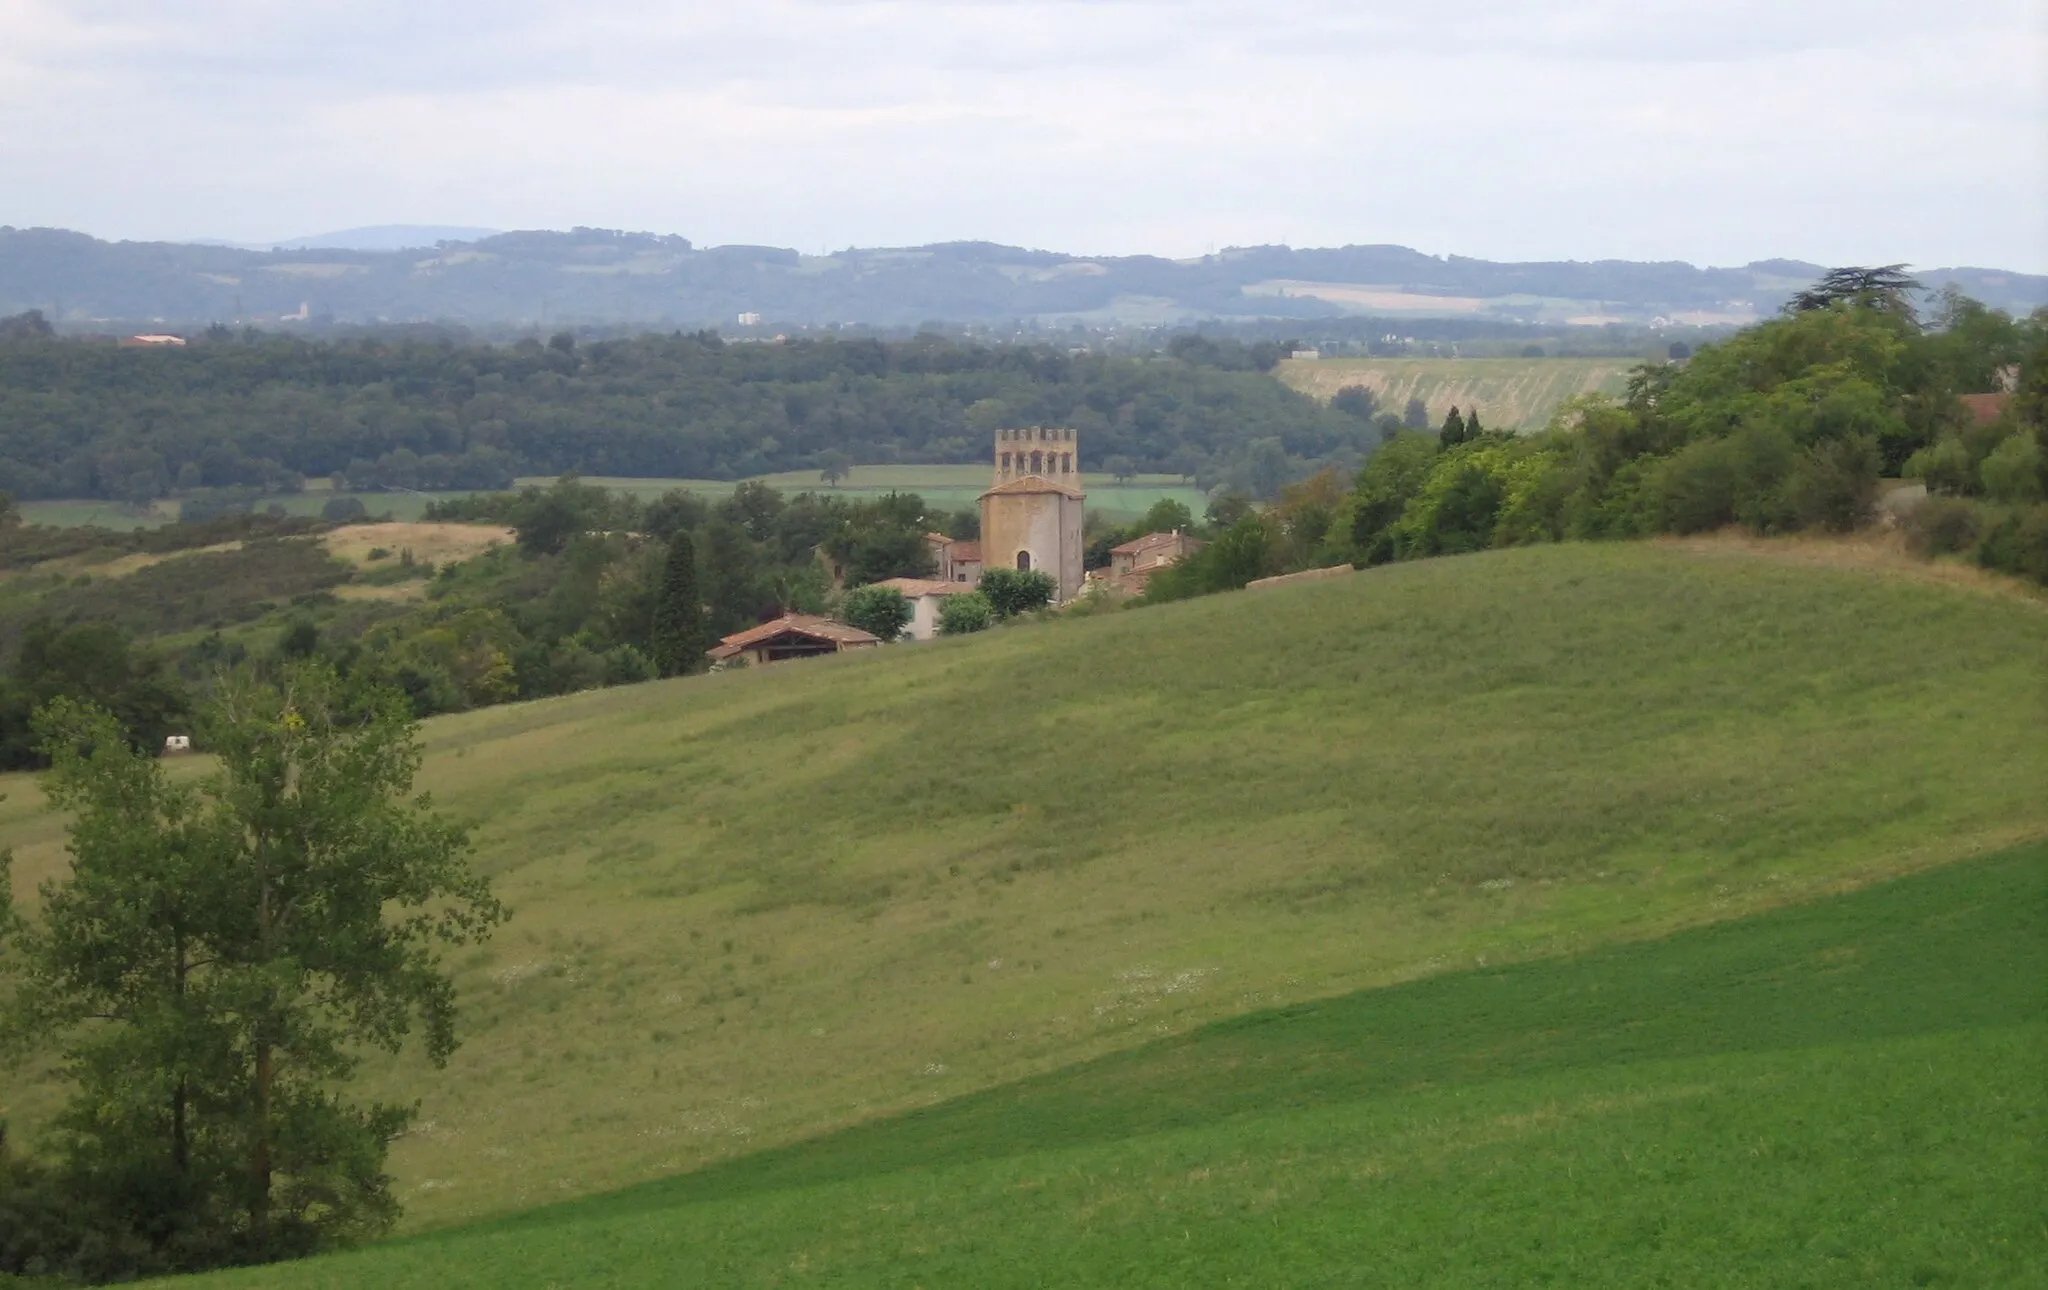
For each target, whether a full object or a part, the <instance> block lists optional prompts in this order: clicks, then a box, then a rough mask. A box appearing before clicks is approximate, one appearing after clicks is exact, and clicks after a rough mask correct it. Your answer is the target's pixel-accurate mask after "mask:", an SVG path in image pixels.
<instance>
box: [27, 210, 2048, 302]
mask: <svg viewBox="0 0 2048 1290" xmlns="http://www.w3.org/2000/svg"><path fill="white" fill-rule="evenodd" d="M432 231H434V230H433V228H432V226H410V225H394V226H388V227H386V228H378V229H355V230H344V231H343V232H342V233H337V234H328V235H321V236H320V237H317V238H311V239H301V240H302V241H308V242H310V241H329V240H341V239H343V238H344V237H345V236H348V237H353V238H354V240H357V241H360V242H364V243H374V242H375V241H376V240H377V239H378V238H379V237H389V238H390V239H392V240H395V241H405V240H407V238H408V237H416V236H418V235H421V234H424V233H427V232H432ZM1823 268H1824V266H1821V265H1816V264H1806V263H1803V262H1800V261H1790V260H1766V261H1759V262H1757V263H1754V264H1750V265H1745V266H1742V267H1740V268H1697V267H1695V266H1693V265H1690V264H1686V263H1683V262H1640V261H1626V260H1599V261H1550V262H1529V263H1501V262H1496V261H1490V260H1481V259H1472V258H1467V257H1464V256H1455V255H1453V256H1446V257H1441V258H1440V257H1436V256H1431V255H1426V254H1423V253H1422V252H1419V251H1415V250H1412V249H1410V248H1407V247H1401V246H1383V245H1368V246H1346V247H1336V248H1315V249H1300V250H1297V249H1294V248H1291V247H1286V246H1253V247H1232V248H1227V249H1225V250H1223V251H1221V252H1219V253H1217V254H1213V255H1205V256H1201V257H1198V258H1194V259H1187V260H1173V259H1167V258H1164V257H1159V256H1145V255H1138V256H1079V255H1067V254H1062V253H1059V252H1051V251H1042V250H1026V249H1022V248H1018V247H1008V246H1000V245H996V244H993V243H987V242H953V243H941V244H936V245H930V246H920V247H898V248H869V249H848V250H845V251H840V252H835V253H833V254H830V255H822V256H813V255H804V254H801V253H799V252H797V251H795V250H791V249H788V248H781V247H765V246H741V245H730V246H717V247H698V246H696V245H694V244H693V243H692V242H691V241H690V240H689V239H688V238H684V237H679V236H674V235H662V234H651V233H628V232H619V231H615V230H606V229H575V230H572V231H569V232H549V231H528V232H512V233H501V234H496V235H494V236H489V237H480V238H477V239H475V240H472V241H440V242H439V243H438V244H437V245H435V246H432V247H416V248H413V249H397V250H379V249H350V248H338V247H314V246H297V247H290V246H280V247H278V248H276V249H272V250H267V251H263V250H251V249H247V248H241V247H233V246H223V245H201V244H192V243H170V242H106V241H101V240H99V239H97V238H94V237H91V236H89V235H87V234H83V233H76V232H71V231H69V230H63V229H41V228H35V229H16V228H11V227H0V313H11V312H17V311H19V310H23V309H29V308H39V309H42V310H44V311H45V312H46V313H48V314H50V315H51V316H52V317H53V318H59V319H61V320H62V321H64V322H66V323H68V324H70V325H73V326H78V325H84V324H88V323H89V322H90V321H92V320H95V319H146V318H155V319H165V320H169V321H182V322H206V321H213V320H221V321H236V320H240V321H250V322H257V323H262V322H266V321H276V320H278V319H280V318H283V317H285V316H297V315H299V314H300V312H301V307H302V306H303V308H304V312H305V314H306V316H307V317H308V318H332V319H335V320H337V321H343V322H368V321H377V320H386V321H432V320H445V321H459V322H469V323H481V324H489V323H498V324H504V323H515V324H518V323H543V324H553V323H567V322H572V321H606V322H644V323H647V324H650V325H662V326H681V327H690V326H701V325H705V324H724V325H728V326H730V325H731V324H732V323H733V322H734V321H735V319H736V318H737V317H738V315H740V314H742V313H748V314H756V313H757V314H760V315H761V316H762V319H763V320H764V322H766V323H769V324H774V323H792V324H795V323H805V324H820V323H837V322H854V323H869V324H875V325H884V326H887V325H897V326H901V325H914V324H916V323H919V322H922V321H926V320H941V321H946V322H960V323H968V322H1008V321H1010V320H1014V319H1035V320H1038V321H1041V322H1058V321H1064V320H1068V319H1073V320H1081V321H1090V322H1108V321H1126V322H1159V321H1170V320H1174V319H1180V318H1187V319H1194V318H1202V317H1219V318H1254V317H1281V318H1288V317H1294V318H1316V317H1332V316H1342V315H1347V314H1349V315H1362V314H1370V315H1382V316H1388V317H1403V316H1462V317H1471V318H1481V319H1496V320H1507V321H1512V320H1526V321H1540V322H1545V323H1551V324H1555V323H1559V322H1597V321H1632V322H1647V321H1651V320H1654V319H1659V318H1670V319H1675V320H1679V321H1686V322H1741V321H1746V320H1747V319H1748V318H1751V317H1755V316H1758V315H1761V314H1768V313H1769V312H1771V311H1772V310H1774V309H1775V308H1776V307H1777V306H1778V305H1779V303H1780V302H1782V301H1783V300H1784V299H1785V298H1786V296H1788V295H1789V294H1790V293H1791V292H1792V291H1793V290H1795V289H1796V288H1798V287H1799V286H1802V285H1804V284H1805V283H1807V282H1810V281H1811V280H1812V279H1813V278H1814V277H1816V276H1818V274H1819V273H1821V272H1822V270H1823ZM1918 276H1919V277H1920V279H1921V280H1922V281H1923V282H1924V283H1926V284H1927V285H1928V286H1929V287H1930V288H1938V287H1941V286H1944V285H1948V284H1954V285H1956V286H1957V287H1959V288H1961V289H1962V290H1963V291H1965V292H1967V293H1968V294H1970V295H1972V296H1975V297H1977V298H1978V299H1981V300H1984V301H1985V302H1986V303H1988V304H1991V305H1994V306H1997V307H2001V308H2007V309H2012V310H2015V311H2021V312H2024V311H2026V310H2030V309H2032V308H2035V307H2038V306H2041V305H2043V304H2048V276H2042V275H2035V274H2024V273H2017V272H2008V271H2004V270H1998V269H1982V268H1970V267H1963V268H1945V269H1929V270H1921V271H1920V272H1919V274H1918Z"/></svg>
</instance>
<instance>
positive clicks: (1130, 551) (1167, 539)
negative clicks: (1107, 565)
mask: <svg viewBox="0 0 2048 1290" xmlns="http://www.w3.org/2000/svg"><path fill="white" fill-rule="evenodd" d="M1182 540H1183V539H1182V537H1181V535H1180V534H1178V533H1147V534H1146V535H1145V536H1144V537H1138V538H1132V539H1131V540H1130V541H1128V542H1126V543H1124V544H1123V545H1122V546H1113V547H1111V548H1110V549H1109V553H1110V554H1111V555H1139V554H1142V553H1143V552H1146V551H1156V550H1158V549H1159V548H1161V547H1169V546H1179V545H1180V543H1181V542H1182Z"/></svg>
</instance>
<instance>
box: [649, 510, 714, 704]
mask: <svg viewBox="0 0 2048 1290" xmlns="http://www.w3.org/2000/svg"><path fill="white" fill-rule="evenodd" d="M650 638H651V645H652V651H653V658H654V666H655V669H656V670H657V671H658V672H660V674H661V675H663V676H681V675H682V674H684V673H685V672H694V671H696V670H697V667H698V665H699V664H700V663H702V662H703V661H704V650H705V647H706V644H707V641H706V637H705V631H704V597H703V595H702V594H701V593H700V592H699V591H698V590H697V546H696V544H695V543H694V542H692V541H691V540H690V534H689V531H688V530H686V529H678V530H677V531H676V534H675V536H673V537H671V538H670V539H669V540H668V559H667V560H665V561H663V563H662V566H661V592H660V594H659V595H657V596H656V597H655V599H654V629H653V631H652V632H651V633H650Z"/></svg>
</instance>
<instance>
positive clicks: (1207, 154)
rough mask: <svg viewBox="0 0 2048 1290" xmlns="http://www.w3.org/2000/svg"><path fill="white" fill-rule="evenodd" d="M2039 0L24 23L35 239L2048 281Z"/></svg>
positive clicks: (125, 5)
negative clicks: (1230, 250)
mask: <svg viewBox="0 0 2048 1290" xmlns="http://www.w3.org/2000/svg"><path fill="white" fill-rule="evenodd" d="M2044 15H2048V5H2044V4H2042V3H2040V2H2039V0H1942V2H1941V3H1929V2H1928V0H1770V2H1762V0H1721V2H1719V3H1705V2H1703V0H1668V2H1665V3H1659V2H1658V0H1628V2H1626V3H1624V2H1623V0H1545V3H1542V4H1536V3H1529V2H1526V0H1518V2H1513V3H1511V2H1509V0H1436V2H1435V3H1433V4H1422V3H1417V2H1415V0H1407V2H1406V3H1398V4H1390V3H1381V2H1380V0H1344V2H1327V3H1326V2H1325V0H1291V2H1282V3H1275V2H1274V0H1266V2H1264V3H1211V2H1209V0H1128V2H1093V3H1045V2H1041V0H1014V2H1004V0H944V2H939V0H893V2H891V3H867V2H865V0H751V2H748V3H735V2H734V0H725V2H724V3H720V4H715V5H714V4H699V3H692V2H688V0H667V2H654V0H576V3H573V4H562V3H560V2H559V0H548V2H546V3H542V2H540V0H488V2H485V0H425V2H423V0H405V2H404V3H399V2H397V0H346V2H345V3H344V2H338V0H289V2H288V3H280V2H273V0H205V2H204V3H198V2H194V0H0V224H13V225H15V226H18V227H26V226H36V225H44V226H59V227H66V228H75V229H79V230H82V231H85V232H89V233H93V234H95V235H98V236H101V237H108V238H133V239H168V240H183V239H190V238H201V237H207V238H221V239H226V240H230V241H246V242H267V241H270V240H276V239H283V238H289V237H295V236H299V235H304V234H312V233H319V232H323V231H327V230H331V229H338V228H348V227H354V226H359V225H370V224H385V223H413V224H458V225H481V226H486V227H492V228H500V229H515V228H568V227H571V226H575V225H590V226H594V227H601V228H625V229H635V230H646V231H652V232H661V233H680V234H682V235H684V236H686V237H689V238H691V239H692V240H693V241H695V242H697V243H698V244H700V245H712V244H718V243H731V242H745V243H756V244H766V245H775V246H793V247H796V248H797V249H799V250H803V251H806V252H818V251H824V250H837V249H841V248H844V247H847V246H902V245H914V244H919V243H925V242H933V241H948V240H961V239H979V240H988V241H996V242H1005V243H1011V244H1016V245H1022V246H1028V247H1037V248H1044V249H1048V250H1059V251H1068V252H1075V253H1083V254H1130V253H1141V252H1142V253H1150V254H1159V255H1172V256H1188V255H1197V254H1201V253H1203V252H1205V251H1208V250H1212V249H1218V248H1221V247H1224V246H1232V245H1256V244H1262V243H1279V242H1285V243H1289V244H1291V245H1295V246H1337V245H1344V244H1349V243H1389V242H1390V243H1399V244H1402V245H1407V246H1413V247H1416V248H1418V249H1421V250H1424V251H1428V252H1432V253H1439V254H1442V253H1454V254H1460V255H1468V256H1478V257H1483V258H1487V259H1500V260H1539V259H1540V260H1553V259H1580V260H1588V259H1609V258H1613V259H1640V260H1686V261H1690V262H1692V263H1695V264H1703V265H1704V264H1718V265H1732V264H1743V263H1747V262H1749V261H1752V260H1757V259H1764V258H1772V257H1786V258H1794V259H1802V260H1809V261H1814V262H1818V263H1824V264H1847V263H1889V262H1895V261H1904V262H1907V263H1909V264H1913V265H1917V266H1920V267H1923V268H1931V267H1940V266H1948V265H1958V264H1967V265H1980V266H1992V267H2000V268H2009V269H2019V270H2024V271H2029V272H2048V16H2044Z"/></svg>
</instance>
